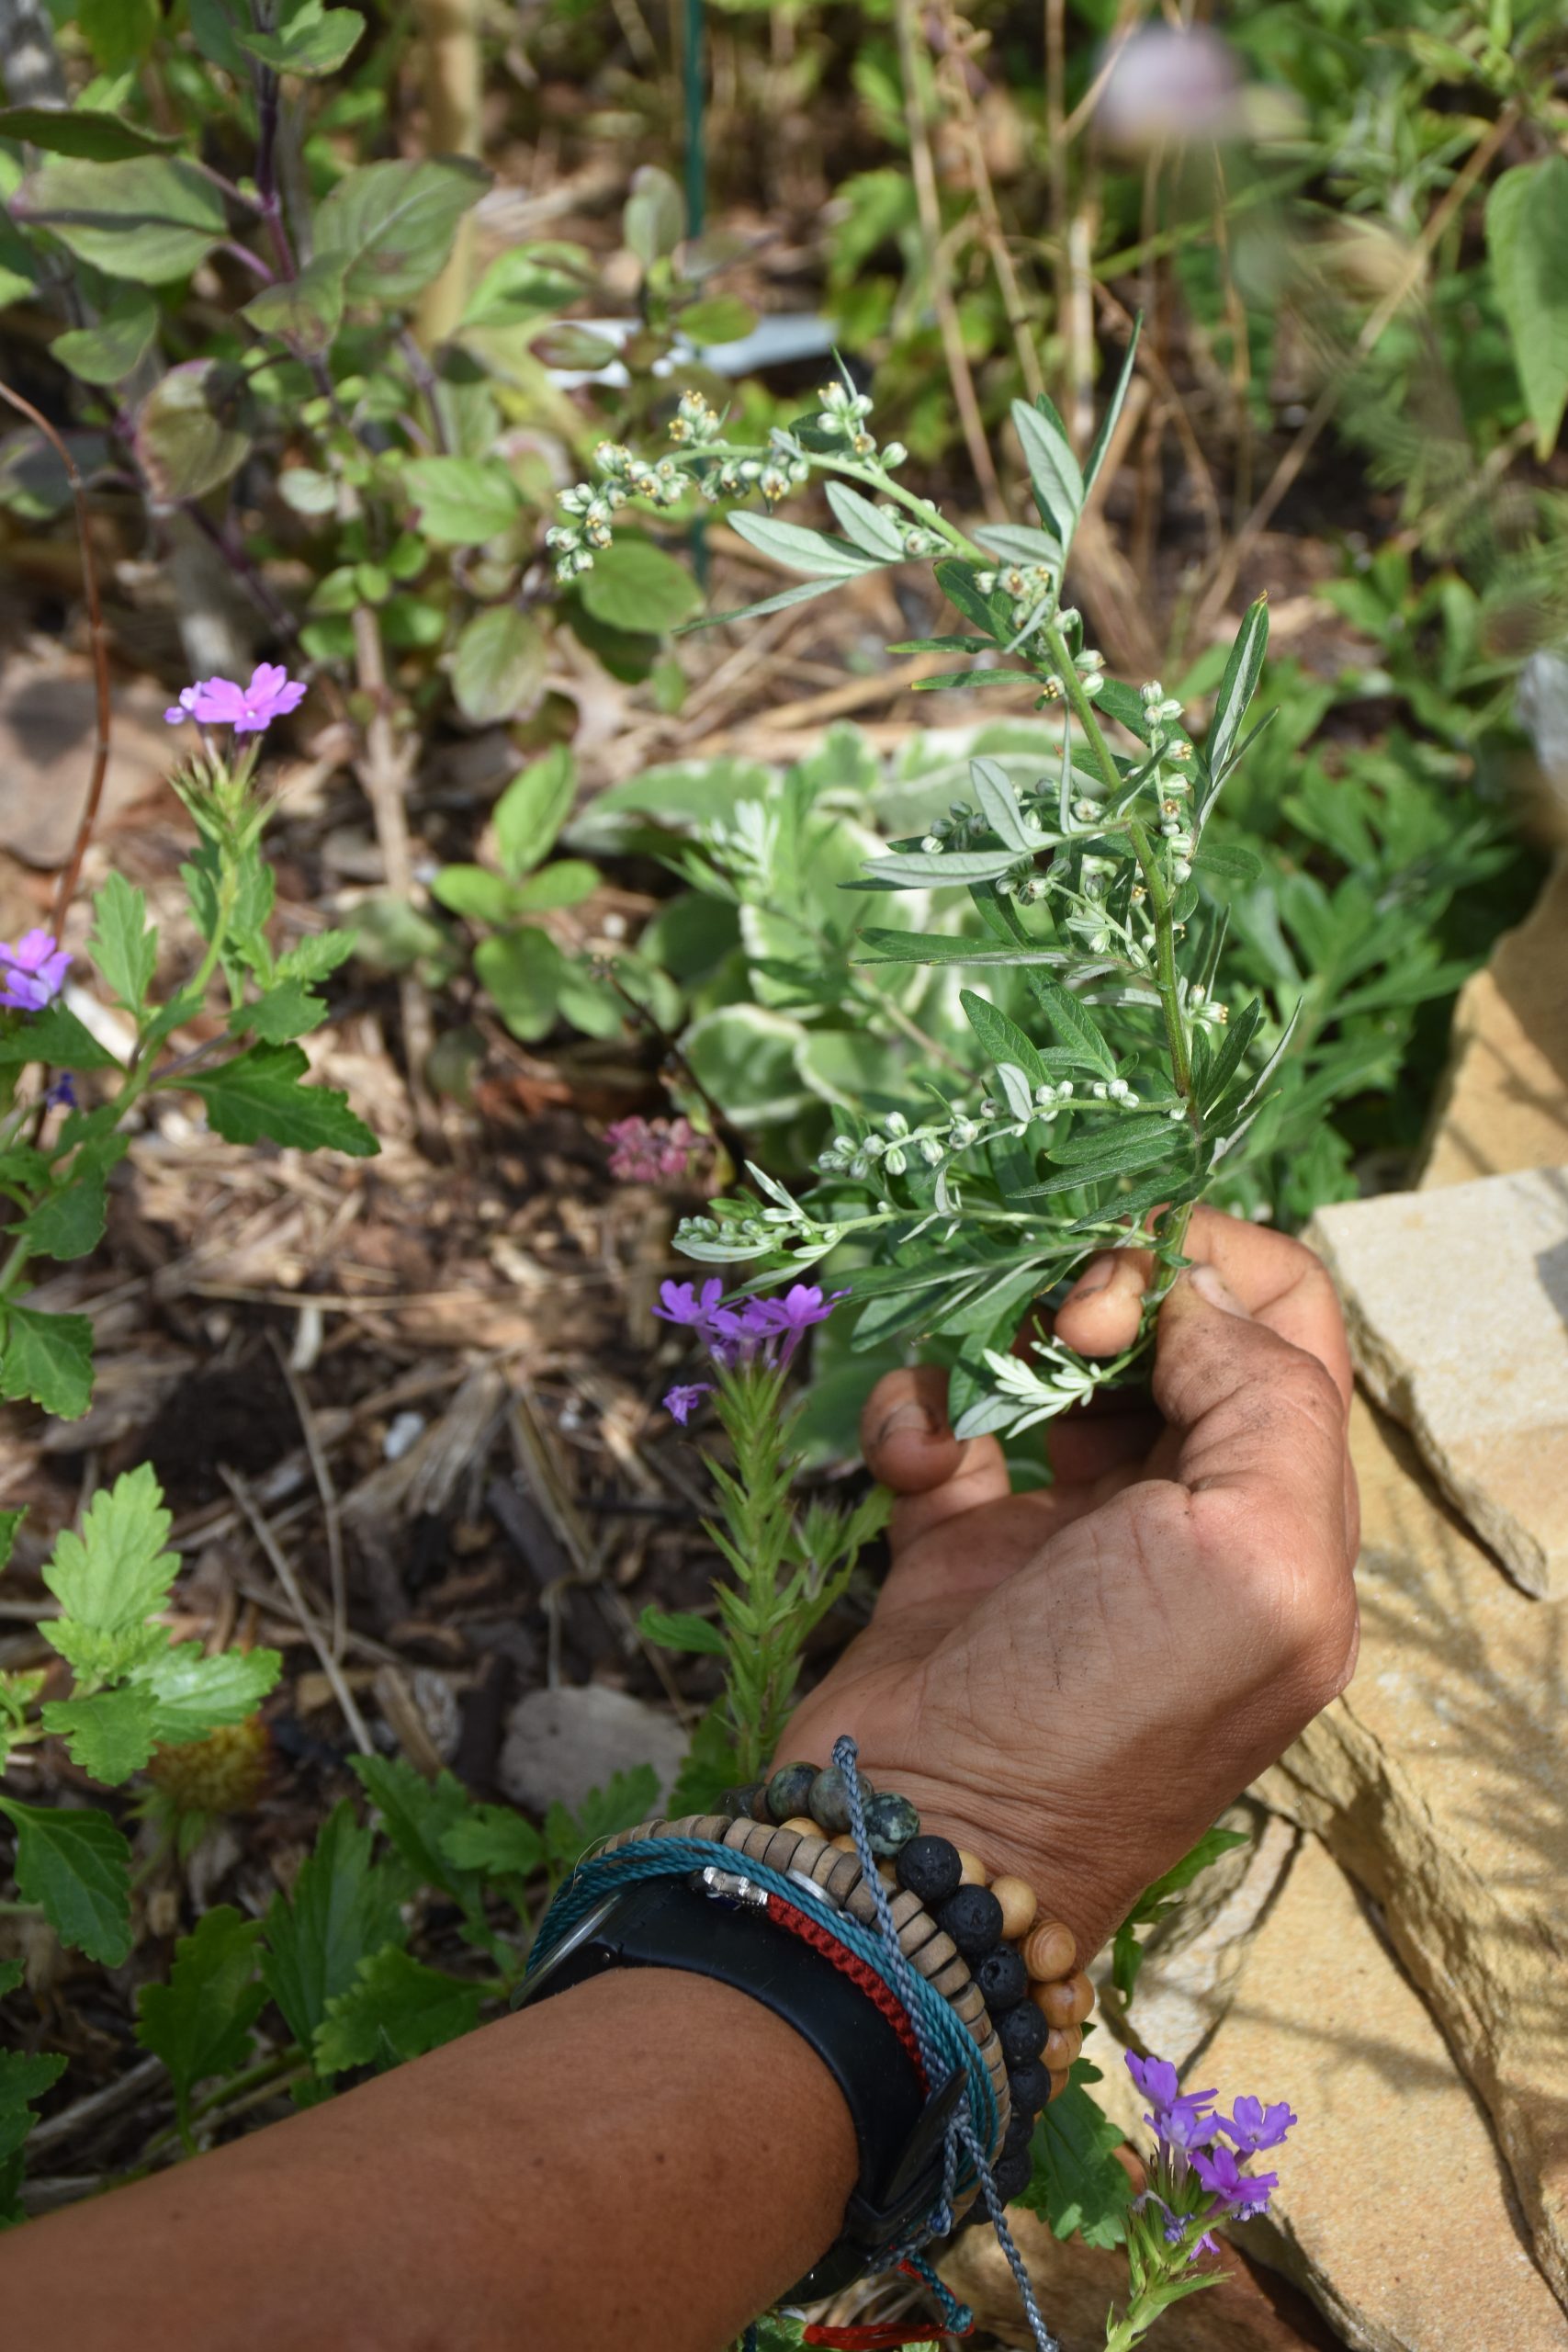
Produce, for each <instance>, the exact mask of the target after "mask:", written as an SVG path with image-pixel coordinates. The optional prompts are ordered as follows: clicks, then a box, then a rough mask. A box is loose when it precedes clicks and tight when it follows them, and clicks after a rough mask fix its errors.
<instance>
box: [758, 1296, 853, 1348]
mask: <svg viewBox="0 0 1568 2352" xmlns="http://www.w3.org/2000/svg"><path fill="white" fill-rule="evenodd" d="M848 1296H849V1292H848V1291H847V1290H836V1291H834V1292H833V1293H832V1295H830V1296H829V1297H828V1298H824V1297H823V1295H822V1291H821V1286H820V1284H819V1283H794V1284H793V1285H792V1286H791V1288H790V1289H789V1290H787V1291H786V1292H785V1293H784V1296H783V1297H782V1298H757V1299H753V1300H752V1301H751V1304H752V1306H754V1307H756V1308H757V1310H758V1314H757V1317H756V1329H758V1330H759V1331H760V1332H761V1333H763V1334H765V1335H766V1336H767V1337H768V1338H770V1339H773V1338H777V1339H782V1340H783V1341H784V1354H783V1361H784V1363H788V1362H789V1360H790V1358H791V1356H792V1355H794V1353H795V1350H796V1348H797V1347H799V1345H800V1343H801V1340H803V1339H804V1338H805V1336H806V1334H807V1331H808V1330H809V1329H810V1328H811V1326H812V1325H813V1323H826V1321H827V1320H828V1317H829V1315H831V1313H832V1312H833V1309H834V1307H835V1306H837V1305H838V1303H839V1301H840V1299H841V1298H848Z"/></svg>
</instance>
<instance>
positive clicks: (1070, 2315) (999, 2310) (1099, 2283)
mask: <svg viewBox="0 0 1568 2352" xmlns="http://www.w3.org/2000/svg"><path fill="white" fill-rule="evenodd" d="M1008 2227H1009V2229H1010V2231H1011V2232H1012V2235H1013V2242H1014V2244H1015V2245H1017V2247H1018V2250H1019V2252H1020V2254H1021V2256H1023V2261H1024V2266H1025V2267H1026V2268H1027V2270H1028V2272H1029V2276H1030V2280H1031V2283H1032V2286H1033V2288H1034V2293H1035V2299H1036V2301H1038V2303H1039V2306H1040V2312H1041V2316H1042V2317H1043V2320H1044V2322H1045V2324H1046V2326H1047V2327H1048V2328H1049V2329H1050V2331H1051V2333H1052V2335H1054V2336H1055V2338H1056V2339H1057V2342H1058V2343H1059V2344H1060V2346H1061V2352H1102V2347H1103V2346H1104V2343H1105V2314H1106V2312H1107V2311H1108V2310H1109V2309H1110V2308H1111V2304H1112V2303H1113V2302H1114V2303H1116V2304H1118V2305H1122V2304H1124V2303H1125V2302H1126V2300H1127V2261H1126V2256H1124V2255H1123V2254H1122V2252H1121V2250H1120V2248H1108V2247H1105V2246H1092V2245H1084V2244H1083V2243H1082V2241H1081V2240H1078V2239H1067V2240H1066V2241H1063V2240H1059V2239H1056V2238H1054V2237H1053V2236H1052V2235H1051V2233H1050V2231H1049V2230H1048V2229H1047V2228H1046V2226H1045V2224H1044V2222H1043V2221H1041V2220H1040V2219H1039V2217H1038V2215H1036V2214H1034V2213H1031V2212H1029V2211H1026V2210H1025V2208H1024V2207H1022V2206H1021V2205H1015V2206H1012V2207H1011V2208H1010V2211H1009V2213H1008ZM937 2267H938V2268H939V2270H940V2271H941V2273H942V2278H944V2279H945V2280H946V2282H947V2284H948V2286H949V2287H951V2288H952V2290H953V2293H954V2294H955V2295H961V2296H962V2297H963V2299H964V2301H965V2302H966V2303H968V2304H969V2305H970V2307H971V2308H972V2310H973V2311H974V2312H975V2316H976V2320H977V2321H978V2322H979V2324H980V2326H981V2327H982V2328H984V2329H987V2330H989V2331H990V2332H991V2333H992V2334H993V2335H997V2336H998V2337H999V2338H1000V2339H1001V2341H1002V2342H1003V2343H1004V2344H1010V2345H1028V2344H1030V2343H1031V2341H1032V2338H1031V2336H1030V2335H1029V2332H1028V2329H1027V2328H1026V2326H1025V2325H1024V2321H1023V2305H1022V2303H1021V2301H1020V2298H1019V2292H1018V2289H1017V2287H1016V2286H1015V2284H1014V2283H1013V2277H1012V2273H1011V2271H1010V2269H1009V2268H1008V2266H1007V2261H1006V2258H1005V2257H1004V2256H1003V2254H1002V2250H1001V2247H1000V2246H999V2245H998V2244H997V2240H996V2235H995V2233H994V2232H993V2231H990V2230H987V2229H984V2228H976V2229H973V2230H965V2231H964V2234H963V2236H962V2237H960V2238H958V2239H956V2240H955V2241H954V2243H953V2251H952V2252H951V2254H947V2255H944V2256H942V2260H941V2261H940V2262H939V2264H938V2266H937ZM1225 2267H1226V2268H1227V2269H1228V2271H1229V2276H1228V2277H1226V2278H1222V2279H1221V2280H1220V2281H1219V2283H1218V2284H1217V2285H1216V2286H1213V2287H1205V2288H1204V2290H1203V2291H1202V2293H1201V2295H1194V2296H1192V2297H1191V2298H1190V2301H1186V2302H1180V2303H1176V2304H1174V2305H1173V2306H1172V2307H1171V2309H1170V2310H1169V2311H1168V2312H1166V2313H1165V2314H1164V2315H1163V2317H1162V2318H1160V2319H1158V2320H1156V2322H1155V2326H1154V2331H1153V2334H1152V2335H1150V2337H1149V2339H1148V2342H1149V2346H1150V2352H1156V2347H1157V2352H1337V2347H1338V2346H1340V2345H1341V2342H1342V2339H1341V2338H1340V2337H1338V2336H1337V2335H1331V2334H1330V2332H1329V2331H1328V2329H1327V2328H1326V2327H1325V2326H1324V2324H1323V2323H1322V2322H1321V2321H1320V2320H1319V2318H1318V2315H1317V2313H1316V2312H1314V2310H1313V2309H1312V2307H1311V2305H1310V2304H1308V2303H1306V2302H1305V2301H1304V2300H1303V2299H1302V2298H1301V2297H1300V2296H1299V2295H1298V2294H1297V2293H1296V2292H1295V2291H1293V2290H1292V2288H1291V2287H1290V2286H1289V2285H1288V2284H1287V2283H1286V2282H1285V2281H1284V2280H1282V2279H1279V2278H1269V2277H1268V2276H1263V2277H1259V2276H1258V2274H1257V2273H1256V2272H1255V2271H1254V2270H1253V2269H1252V2268H1251V2267H1250V2266H1249V2265H1248V2263H1247V2261H1246V2260H1245V2258H1244V2257H1242V2256H1240V2255H1238V2254H1236V2253H1234V2252H1233V2253H1231V2254H1230V2255H1229V2256H1227V2258H1226V2265H1225Z"/></svg>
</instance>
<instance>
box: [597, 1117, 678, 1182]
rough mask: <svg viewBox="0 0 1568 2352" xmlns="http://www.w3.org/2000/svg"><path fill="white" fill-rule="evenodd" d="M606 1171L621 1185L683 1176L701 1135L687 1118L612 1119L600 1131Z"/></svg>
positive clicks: (660, 1180) (675, 1179)
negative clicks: (607, 1154)
mask: <svg viewBox="0 0 1568 2352" xmlns="http://www.w3.org/2000/svg"><path fill="white" fill-rule="evenodd" d="M604 1141H605V1142H606V1144H608V1146H609V1148H610V1173H611V1175H612V1176H614V1177H615V1180H616V1181H617V1182H619V1183H622V1184H660V1183H668V1182H678V1181H679V1179H680V1178H681V1177H682V1176H684V1175H685V1173H686V1170H687V1169H688V1168H689V1167H690V1165H691V1161H692V1158H693V1155H694V1153H695V1152H697V1151H700V1150H701V1148H702V1137H701V1136H699V1135H698V1134H697V1131H696V1129H695V1128H694V1126H693V1125H692V1124H691V1122H690V1120H688V1119H643V1118H630V1119H616V1120H615V1122H614V1123H613V1125H610V1126H608V1127H606V1128H605V1130H604Z"/></svg>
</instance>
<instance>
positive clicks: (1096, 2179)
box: [1018, 2058, 1133, 2246]
mask: <svg viewBox="0 0 1568 2352" xmlns="http://www.w3.org/2000/svg"><path fill="white" fill-rule="evenodd" d="M1100 2080H1101V2076H1100V2069H1099V2068H1098V2066H1091V2065H1090V2064H1089V2062H1088V2060H1087V2059H1083V2058H1079V2059H1076V2060H1075V2061H1074V2064H1073V2067H1072V2073H1071V2078H1070V2079H1069V2081H1068V2083H1067V2085H1066V2088H1065V2089H1063V2090H1061V2091H1059V2092H1058V2093H1057V2094H1056V2096H1055V2098H1053V2100H1052V2101H1051V2104H1050V2105H1049V2107H1047V2108H1046V2109H1045V2110H1044V2112H1043V2114H1042V2115H1041V2117H1040V2120H1039V2121H1038V2122H1037V2123H1036V2125H1035V2127H1034V2139H1033V2143H1032V2148H1031V2154H1032V2158H1033V2166H1034V2169H1033V2175H1032V2178H1031V2181H1030V2184H1029V2187H1028V2188H1026V2189H1025V2190H1024V2191H1023V2192H1022V2194H1021V2197H1020V2198H1019V2199H1018V2201H1019V2203H1020V2204H1021V2205H1027V2206H1028V2208H1029V2210H1030V2211H1031V2212H1032V2213H1039V2214H1042V2215H1043V2217H1044V2220H1045V2221H1046V2222H1047V2223H1048V2224H1049V2226H1050V2230H1051V2233H1052V2235H1053V2236H1054V2237H1058V2238H1068V2237H1074V2236H1081V2237H1082V2238H1083V2240H1084V2243H1085V2244H1086V2245H1100V2246H1112V2245H1121V2243H1122V2239H1123V2238H1124V2237H1125V2236H1126V2234H1127V2222H1126V2214H1127V2207H1128V2205H1129V2204H1130V2203H1131V2201H1132V2197H1133V2184H1132V2182H1131V2181H1130V2180H1129V2179H1128V2177H1127V2175H1126V2173H1125V2172H1124V2171H1123V2170H1122V2166H1121V2165H1120V2164H1119V2163H1118V2162H1117V2159H1116V2154H1115V2151H1116V2150H1117V2149H1118V2148H1119V2147H1120V2146H1121V2144H1122V2129H1121V2126H1120V2125H1119V2124H1116V2123H1113V2122H1112V2121H1111V2118H1110V2117H1109V2116H1108V2115H1107V2114H1105V2112H1104V2111H1103V2109H1100V2108H1099V2107H1097V2106H1096V2104H1095V2102H1094V2100H1093V2098H1091V2097H1090V2096H1089V2084H1090V2083H1098V2082H1099V2081H1100Z"/></svg>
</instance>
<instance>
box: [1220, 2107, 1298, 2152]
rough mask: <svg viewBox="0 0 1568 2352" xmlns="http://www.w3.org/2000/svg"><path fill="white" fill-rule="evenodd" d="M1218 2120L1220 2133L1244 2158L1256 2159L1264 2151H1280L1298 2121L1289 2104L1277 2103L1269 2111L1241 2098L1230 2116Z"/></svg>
mask: <svg viewBox="0 0 1568 2352" xmlns="http://www.w3.org/2000/svg"><path fill="white" fill-rule="evenodd" d="M1216 2120H1217V2121H1218V2123H1219V2127H1220V2130H1221V2131H1224V2132H1225V2133H1226V2134H1227V2135H1228V2136H1229V2137H1230V2138H1231V2139H1233V2140H1234V2141H1235V2144H1236V2146H1237V2147H1238V2148H1239V2149H1240V2151H1241V2153H1242V2154H1243V2155H1244V2156H1250V2155H1256V2154H1257V2153H1258V2150H1259V2149H1261V2148H1277V2147H1278V2146H1279V2145H1280V2142H1281V2140H1283V2138H1284V2136H1285V2134H1286V2132H1287V2131H1290V2130H1291V2128H1292V2125H1293V2124H1294V2123H1295V2122H1296V2121H1297V2120H1298V2119H1297V2117H1295V2116H1294V2115H1292V2112H1291V2109H1290V2104H1289V2102H1288V2101H1287V2100H1285V2099H1278V2100H1276V2102H1275V2104H1274V2105H1273V2106H1272V2107H1269V2108H1266V2107H1265V2106H1264V2104H1263V2102H1262V2100H1261V2099H1257V2098H1238V2099H1237V2101H1236V2103H1235V2109H1234V2110H1233V2112H1232V2113H1231V2114H1229V2115H1222V2116H1220V2117H1218V2118H1217V2119H1216Z"/></svg>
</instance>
